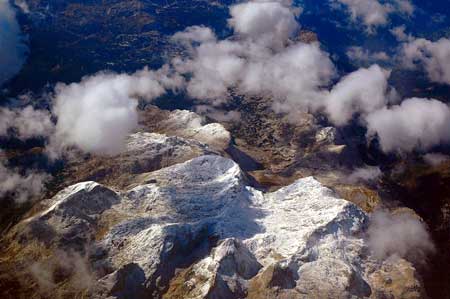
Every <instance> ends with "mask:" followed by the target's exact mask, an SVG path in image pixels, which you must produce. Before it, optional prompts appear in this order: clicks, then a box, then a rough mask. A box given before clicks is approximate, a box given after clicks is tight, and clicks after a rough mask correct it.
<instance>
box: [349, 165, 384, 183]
mask: <svg viewBox="0 0 450 299" xmlns="http://www.w3.org/2000/svg"><path fill="white" fill-rule="evenodd" d="M381 175H382V172H381V169H380V168H379V167H377V166H365V167H361V168H357V169H355V170H354V171H353V172H352V173H351V174H350V175H349V176H348V177H347V178H346V181H347V182H348V183H350V184H355V183H360V182H369V183H370V182H374V181H376V180H377V179H378V178H379V177H380V176H381Z"/></svg>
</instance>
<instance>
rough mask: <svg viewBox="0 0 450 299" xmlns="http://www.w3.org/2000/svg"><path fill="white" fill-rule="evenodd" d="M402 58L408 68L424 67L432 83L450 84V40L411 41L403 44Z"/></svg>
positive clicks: (422, 39)
mask: <svg viewBox="0 0 450 299" xmlns="http://www.w3.org/2000/svg"><path fill="white" fill-rule="evenodd" d="M401 58H402V60H403V63H404V65H405V66H406V67H408V68H415V67H416V66H422V67H423V68H424V69H425V71H426V73H427V75H428V78H429V79H430V80H431V81H433V82H437V83H444V84H450V39H447V38H441V39H440V40H438V41H436V42H432V41H429V40H426V39H424V38H418V39H410V40H409V42H408V43H405V44H403V47H402V51H401Z"/></svg>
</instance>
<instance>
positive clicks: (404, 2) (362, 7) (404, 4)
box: [331, 0, 415, 33]
mask: <svg viewBox="0 0 450 299" xmlns="http://www.w3.org/2000/svg"><path fill="white" fill-rule="evenodd" d="M331 3H340V4H341V5H343V6H345V7H346V8H347V10H348V11H349V13H350V15H351V18H352V20H353V21H358V20H361V21H362V22H363V23H364V25H365V26H366V28H367V30H368V32H369V33H372V32H373V31H374V29H375V28H376V27H377V26H383V25H386V24H387V23H388V21H389V15H390V14H391V13H395V12H398V13H401V14H404V15H407V16H411V15H412V14H414V10H415V7H414V5H413V4H412V3H411V1H409V0H391V1H379V0H331Z"/></svg>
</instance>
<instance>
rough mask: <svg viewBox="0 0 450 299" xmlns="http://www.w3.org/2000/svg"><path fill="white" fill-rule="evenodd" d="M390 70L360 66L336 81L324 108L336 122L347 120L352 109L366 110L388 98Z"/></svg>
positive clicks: (381, 103) (362, 111)
mask: <svg viewBox="0 0 450 299" xmlns="http://www.w3.org/2000/svg"><path fill="white" fill-rule="evenodd" d="M389 76H390V72H388V71H386V70H384V69H382V68H381V67H379V66H378V65H372V66H371V67H369V68H367V69H359V70H357V71H355V72H353V73H351V74H349V75H347V76H345V77H343V78H342V79H341V80H340V82H339V83H338V84H336V85H335V86H334V87H333V89H332V90H331V92H330V95H329V96H328V98H327V100H326V105H325V111H326V112H327V114H328V115H329V118H330V120H331V121H332V122H333V123H334V124H336V125H344V124H346V123H347V122H348V121H349V120H350V119H351V118H352V117H353V115H354V114H355V113H362V114H368V113H370V112H373V111H375V110H377V109H380V108H382V107H384V106H385V105H386V104H387V102H388V96H387V92H388V82H387V79H388V78H389Z"/></svg>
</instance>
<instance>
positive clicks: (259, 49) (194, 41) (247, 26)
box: [172, 1, 395, 125]
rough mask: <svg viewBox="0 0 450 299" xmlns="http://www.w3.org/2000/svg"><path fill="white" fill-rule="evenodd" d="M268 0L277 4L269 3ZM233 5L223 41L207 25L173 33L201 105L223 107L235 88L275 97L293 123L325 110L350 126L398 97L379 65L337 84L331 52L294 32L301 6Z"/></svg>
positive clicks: (178, 65) (179, 67)
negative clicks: (304, 114)
mask: <svg viewBox="0 0 450 299" xmlns="http://www.w3.org/2000/svg"><path fill="white" fill-rule="evenodd" d="M268 4H270V5H273V6H274V7H277V9H275V10H269V9H268V7H271V6H267V5H268ZM251 7H257V8H256V9H254V10H251V9H250V8H251ZM278 10H280V12H277V11H278ZM231 11H232V12H231V15H232V17H231V19H230V20H229V23H230V25H231V26H232V28H233V29H234V31H235V32H234V35H233V36H232V37H230V38H228V39H224V40H218V39H217V37H216V36H215V34H214V32H212V31H211V30H210V29H208V28H205V27H199V26H195V27H189V28H187V29H186V30H185V31H183V32H180V33H177V34H175V35H174V36H173V41H174V42H177V43H179V44H181V45H183V46H184V47H185V48H186V50H187V52H188V55H187V56H186V57H176V58H175V59H173V60H172V64H173V66H174V68H175V70H176V71H177V72H179V73H180V74H182V75H184V76H186V77H187V78H188V79H187V82H186V84H187V86H186V89H187V93H188V95H189V96H190V97H192V98H194V99H196V100H198V101H199V102H200V104H206V105H209V106H213V107H217V106H220V105H221V104H223V103H224V102H225V101H227V100H228V99H229V97H230V90H233V93H237V94H241V95H255V96H268V97H270V98H271V99H272V101H273V110H274V111H275V112H277V113H284V114H287V115H288V117H289V119H290V120H291V121H292V122H295V121H296V118H297V117H298V115H299V114H300V112H304V111H310V112H316V111H325V112H326V113H327V114H328V115H329V116H330V120H331V121H332V122H333V123H334V124H336V125H344V124H346V123H347V122H348V121H349V120H350V119H351V118H352V117H353V116H354V115H356V114H362V115H366V114H368V113H370V112H372V111H374V110H377V109H380V108H382V107H384V106H385V105H386V103H388V102H390V101H391V100H393V98H394V96H395V93H393V92H392V90H391V89H390V88H388V83H387V78H388V77H389V72H388V71H386V70H384V69H382V68H381V67H379V66H378V65H373V66H371V67H369V68H367V69H365V68H362V69H360V70H357V71H355V72H353V73H351V74H349V75H348V76H346V77H344V78H342V80H341V81H340V82H339V83H338V84H337V85H336V86H334V87H332V86H331V87H332V88H331V91H330V85H331V83H332V80H333V79H335V78H336V70H335V66H334V64H333V63H332V61H331V59H330V57H329V54H328V53H326V52H325V51H323V50H322V49H321V48H320V45H319V43H317V42H314V43H303V42H300V41H296V40H295V39H292V38H290V37H291V36H292V35H293V34H294V32H296V30H297V29H298V25H294V24H293V23H292V22H294V21H295V9H294V8H293V7H291V6H286V4H284V3H283V4H281V3H279V2H273V1H272V2H267V1H266V2H262V1H261V2H258V1H253V2H249V3H244V4H238V5H236V6H233V7H232V8H231ZM271 14H279V17H277V18H275V17H273V16H272V15H271ZM279 18H281V19H279ZM283 18H284V19H287V20H285V21H282V19H283ZM291 21H292V22H291ZM260 23H261V24H260ZM265 23H268V24H271V25H270V26H265V25H264V24H265ZM291 23H292V24H291ZM267 36H270V37H271V38H270V39H269V40H270V41H271V42H270V43H269V42H268V41H267V40H266V39H267ZM273 36H276V38H274V37H273ZM274 41H276V46H274V44H273V42H274ZM352 53H353V54H354V55H358V56H359V57H360V58H361V59H365V58H367V59H368V60H369V58H370V59H372V58H373V59H379V60H384V59H387V55H386V54H385V53H370V54H369V53H368V52H367V53H365V52H364V51H363V50H362V49H360V48H354V49H353V51H352ZM365 56H367V57H365Z"/></svg>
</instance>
